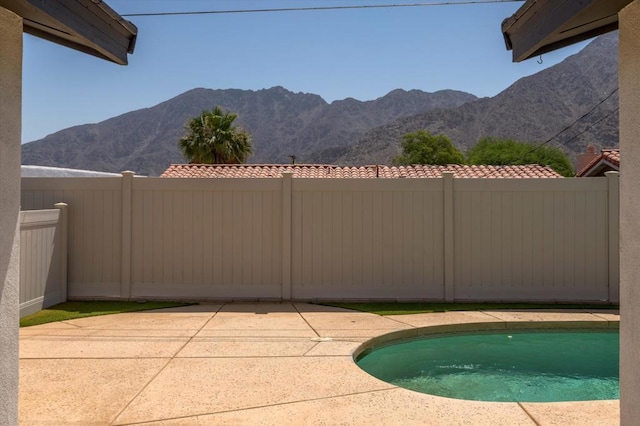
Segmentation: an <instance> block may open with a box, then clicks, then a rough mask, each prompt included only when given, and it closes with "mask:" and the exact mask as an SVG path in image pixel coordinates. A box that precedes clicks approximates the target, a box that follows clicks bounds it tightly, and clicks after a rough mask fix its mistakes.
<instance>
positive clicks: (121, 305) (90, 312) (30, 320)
mask: <svg viewBox="0 0 640 426" xmlns="http://www.w3.org/2000/svg"><path fill="white" fill-rule="evenodd" d="M188 305H191V303H177V302H153V301H148V302H124V301H78V302H64V303H59V304H57V305H54V306H51V307H50V308H47V309H43V310H41V311H40V312H36V313H35V314H31V315H27V316H26V317H24V318H21V319H20V327H29V326H32V325H38V324H46V323H49V322H56V321H65V320H71V319H76V318H86V317H95V316H99V315H111V314H120V313H123V312H137V311H148V310H150V309H162V308H174V307H177V306H188Z"/></svg>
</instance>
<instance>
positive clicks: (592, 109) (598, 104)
mask: <svg viewBox="0 0 640 426" xmlns="http://www.w3.org/2000/svg"><path fill="white" fill-rule="evenodd" d="M617 91H618V88H617V87H616V88H615V89H614V90H613V92H611V93H609V95H607V97H606V98H604V99H602V100H601V101H600V102H598V103H597V104H595V105H594V106H593V108H591V109H590V110H589V111H587V112H585V113H584V114H582V116H580V118H578V119H577V120H575V121H574V122H573V123H571V124H569V125H568V126H567V127H565V128H564V129H562V130H560V131H559V132H558V133H556V134H555V135H553V136H551V137H550V138H549V139H547V140H546V141H544V142H542V143H541V144H538V145H537V146H536V147H535V148H533V149H532V150H531V151H529V152H527V153H526V154H525V155H524V157H526V156H528V155H529V154H532V153H534V152H536V151H537V150H538V149H540V148H541V147H543V146H544V145H546V144H548V143H549V142H551V141H552V140H554V139H555V138H557V137H558V136H560V135H561V134H563V133H564V132H566V131H567V130H569V129H571V128H572V127H573V126H575V125H576V124H577V123H578V122H579V121H580V120H582V119H583V118H585V117H586V116H588V115H589V114H591V113H592V112H593V111H595V109H596V108H598V107H599V106H600V105H602V104H603V103H605V102H606V101H607V100H608V99H609V98H611V97H612V96H613V95H614V94H615V93H616V92H617ZM617 110H618V109H617V108H616V109H615V110H614V111H612V112H610V113H609V114H607V115H606V116H604V117H603V118H601V119H600V120H598V121H596V122H595V123H592V124H591V125H589V126H588V127H587V128H586V129H585V130H584V131H582V132H581V133H578V134H577V135H576V136H574V137H573V138H571V139H569V140H568V141H566V142H564V143H563V144H562V145H565V144H567V143H569V142H571V141H573V140H575V139H576V138H577V137H578V136H580V135H582V134H583V133H585V132H586V131H587V130H589V129H590V128H591V127H593V126H594V125H595V124H597V123H599V122H601V121H602V120H604V119H605V118H607V117H609V116H610V115H611V114H613V113H614V112H615V111H617ZM523 159H524V158H523Z"/></svg>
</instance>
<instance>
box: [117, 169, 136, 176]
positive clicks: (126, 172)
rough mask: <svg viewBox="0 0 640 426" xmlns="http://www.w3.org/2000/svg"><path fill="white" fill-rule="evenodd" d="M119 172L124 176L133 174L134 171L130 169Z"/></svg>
mask: <svg viewBox="0 0 640 426" xmlns="http://www.w3.org/2000/svg"><path fill="white" fill-rule="evenodd" d="M120 174H121V175H122V176H125V177H126V176H134V175H135V174H136V172H132V171H131V170H125V171H123V172H120Z"/></svg>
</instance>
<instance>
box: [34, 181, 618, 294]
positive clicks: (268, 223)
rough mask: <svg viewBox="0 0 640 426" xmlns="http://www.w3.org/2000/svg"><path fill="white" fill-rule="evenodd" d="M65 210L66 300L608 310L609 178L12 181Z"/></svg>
mask: <svg viewBox="0 0 640 426" xmlns="http://www.w3.org/2000/svg"><path fill="white" fill-rule="evenodd" d="M58 201H64V202H65V203H68V204H69V208H68V210H69V214H68V216H69V279H68V281H69V287H68V288H69V297H70V298H113V299H140V298H144V299H212V300H229V299H242V300H247V299H251V300H441V301H444V300H447V301H453V300H458V301H467V300H468V301H490V300H491V301H495V300H501V301H575V302H581V301H609V302H614V303H615V302H618V285H619V276H618V275H619V266H618V220H619V218H618V204H619V195H618V173H615V172H611V173H609V174H608V175H607V177H601V178H566V179H456V178H454V176H453V175H452V174H445V176H444V177H443V178H441V179H304V178H293V177H292V176H291V175H290V174H284V176H283V177H282V178H266V179H186V178H185V179H176V178H174V179H169V178H139V177H135V178H134V174H133V173H132V172H123V173H122V177H113V178H111V177H108V178H23V180H22V205H23V207H24V208H28V209H31V208H33V209H39V208H44V207H46V206H50V205H52V204H53V203H54V202H58Z"/></svg>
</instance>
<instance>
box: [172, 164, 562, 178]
mask: <svg viewBox="0 0 640 426" xmlns="http://www.w3.org/2000/svg"><path fill="white" fill-rule="evenodd" d="M284 172H289V173H293V177H294V178H334V179H335V178H343V179H344V178H347V179H372V178H383V179H393V178H439V177H442V173H443V172H453V173H455V177H457V178H559V177H562V176H560V175H559V174H558V173H556V172H555V171H554V170H552V169H551V168H550V167H547V166H540V165H537V164H532V165H523V166H467V165H457V164H450V165H447V166H433V165H413V166H399V167H395V166H380V165H373V166H359V167H341V166H333V165H326V164H295V165H290V164H172V165H171V166H169V168H168V169H167V170H165V171H164V173H162V175H161V177H168V178H281V177H282V173H284Z"/></svg>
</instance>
